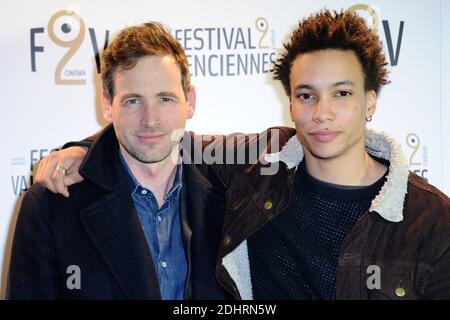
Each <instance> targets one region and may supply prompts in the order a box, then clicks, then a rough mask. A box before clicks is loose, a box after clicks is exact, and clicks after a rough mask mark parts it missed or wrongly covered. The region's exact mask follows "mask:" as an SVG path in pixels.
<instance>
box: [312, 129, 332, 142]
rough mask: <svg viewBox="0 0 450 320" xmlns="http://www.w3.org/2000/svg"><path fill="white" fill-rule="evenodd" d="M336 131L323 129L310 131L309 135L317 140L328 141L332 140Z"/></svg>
mask: <svg viewBox="0 0 450 320" xmlns="http://www.w3.org/2000/svg"><path fill="white" fill-rule="evenodd" d="M338 133H339V132H337V131H329V130H324V131H314V132H311V133H310V135H311V136H312V137H313V139H314V140H316V141H318V142H328V141H331V140H333V139H334V138H335V137H336V136H337V135H338Z"/></svg>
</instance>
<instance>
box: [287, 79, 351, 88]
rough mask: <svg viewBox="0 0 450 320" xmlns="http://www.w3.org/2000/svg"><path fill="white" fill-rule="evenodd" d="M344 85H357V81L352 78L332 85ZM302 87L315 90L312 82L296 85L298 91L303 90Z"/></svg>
mask: <svg viewBox="0 0 450 320" xmlns="http://www.w3.org/2000/svg"><path fill="white" fill-rule="evenodd" d="M342 85H344V86H345V85H346V86H352V87H355V83H354V82H353V81H352V80H342V81H337V82H335V83H333V84H332V85H331V87H338V86H342ZM301 89H307V90H314V89H315V87H314V86H313V85H312V84H308V83H305V84H299V85H297V86H295V90H296V91H298V90H301Z"/></svg>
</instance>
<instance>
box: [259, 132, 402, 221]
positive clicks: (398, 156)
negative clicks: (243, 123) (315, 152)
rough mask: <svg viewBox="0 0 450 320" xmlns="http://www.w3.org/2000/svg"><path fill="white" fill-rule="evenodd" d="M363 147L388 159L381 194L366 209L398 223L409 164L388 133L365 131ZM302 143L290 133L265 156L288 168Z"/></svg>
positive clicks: (299, 153) (295, 160) (294, 163)
mask: <svg viewBox="0 0 450 320" xmlns="http://www.w3.org/2000/svg"><path fill="white" fill-rule="evenodd" d="M365 140H366V141H365V145H366V150H367V152H368V153H369V154H371V155H373V156H376V157H378V158H382V159H385V160H388V161H389V162H390V165H389V173H388V176H387V179H386V182H385V183H384V185H383V187H382V188H381V190H380V193H379V194H378V195H377V196H376V197H375V198H374V199H373V200H372V203H371V206H370V208H369V211H376V212H377V213H378V214H379V215H380V216H381V217H383V218H384V219H386V220H388V221H392V222H399V221H402V220H403V203H404V200H405V196H406V193H407V184H408V176H409V171H408V163H407V161H406V158H405V156H404V154H403V151H402V150H401V147H400V145H399V144H398V143H397V142H396V141H395V140H394V139H393V138H392V137H391V136H389V135H388V134H386V133H384V132H379V133H378V132H376V131H374V130H372V129H367V130H366V139H365ZM303 156H304V153H303V146H302V144H301V143H300V142H299V140H298V139H297V136H295V135H294V136H293V137H292V138H290V139H289V141H288V142H287V143H286V144H285V145H284V147H283V149H282V150H281V151H280V152H277V153H270V154H266V155H265V156H264V158H265V160H266V161H267V162H270V163H273V162H277V161H281V162H284V163H285V164H286V166H287V168H288V169H291V168H293V167H296V166H297V165H298V164H299V163H300V162H301V161H302V159H303Z"/></svg>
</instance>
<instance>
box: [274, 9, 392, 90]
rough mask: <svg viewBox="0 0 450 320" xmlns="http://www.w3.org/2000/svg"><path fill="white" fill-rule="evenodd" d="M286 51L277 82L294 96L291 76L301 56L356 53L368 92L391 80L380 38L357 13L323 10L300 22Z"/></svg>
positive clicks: (277, 68) (277, 67) (277, 69)
mask: <svg viewBox="0 0 450 320" xmlns="http://www.w3.org/2000/svg"><path fill="white" fill-rule="evenodd" d="M284 49H285V52H284V53H283V54H282V55H281V57H280V58H279V59H278V60H277V61H276V62H275V66H274V68H273V70H272V72H274V79H276V80H280V81H281V82H282V84H283V87H284V90H285V91H286V94H287V95H288V96H290V94H291V86H290V83H289V76H290V72H291V68H292V63H293V61H294V60H295V58H296V57H297V56H298V55H299V54H303V53H308V52H314V51H318V50H326V49H338V50H345V51H347V50H350V51H353V52H354V53H355V54H356V56H357V57H358V59H359V62H360V63H361V65H362V69H363V73H364V89H365V90H375V92H376V93H377V94H378V93H379V92H380V89H381V87H382V86H383V85H385V84H387V83H389V81H388V79H387V74H388V72H387V69H386V65H387V62H386V58H385V56H384V53H383V49H382V44H381V41H380V39H379V37H378V35H377V34H376V33H375V32H374V31H372V30H371V29H369V27H368V26H367V25H366V23H365V21H364V19H363V18H361V17H359V16H358V15H357V14H356V13H355V12H352V11H345V12H342V11H341V12H337V11H333V12H332V11H330V10H322V11H320V12H319V13H316V14H314V15H311V16H309V17H308V18H306V19H304V20H303V21H301V22H299V25H298V27H297V29H296V30H295V31H294V32H293V34H292V36H291V39H290V42H289V43H287V44H285V45H284Z"/></svg>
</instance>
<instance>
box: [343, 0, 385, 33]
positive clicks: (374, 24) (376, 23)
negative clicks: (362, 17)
mask: <svg viewBox="0 0 450 320" xmlns="http://www.w3.org/2000/svg"><path fill="white" fill-rule="evenodd" d="M347 11H355V12H356V11H365V12H367V14H369V16H370V17H371V19H372V21H371V23H370V21H367V23H368V24H369V26H371V29H372V30H373V31H374V32H378V28H379V27H380V16H379V14H378V12H377V11H376V10H375V9H374V8H372V7H371V6H370V5H368V4H355V5H354V6H351V7H350V8H348V9H347Z"/></svg>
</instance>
